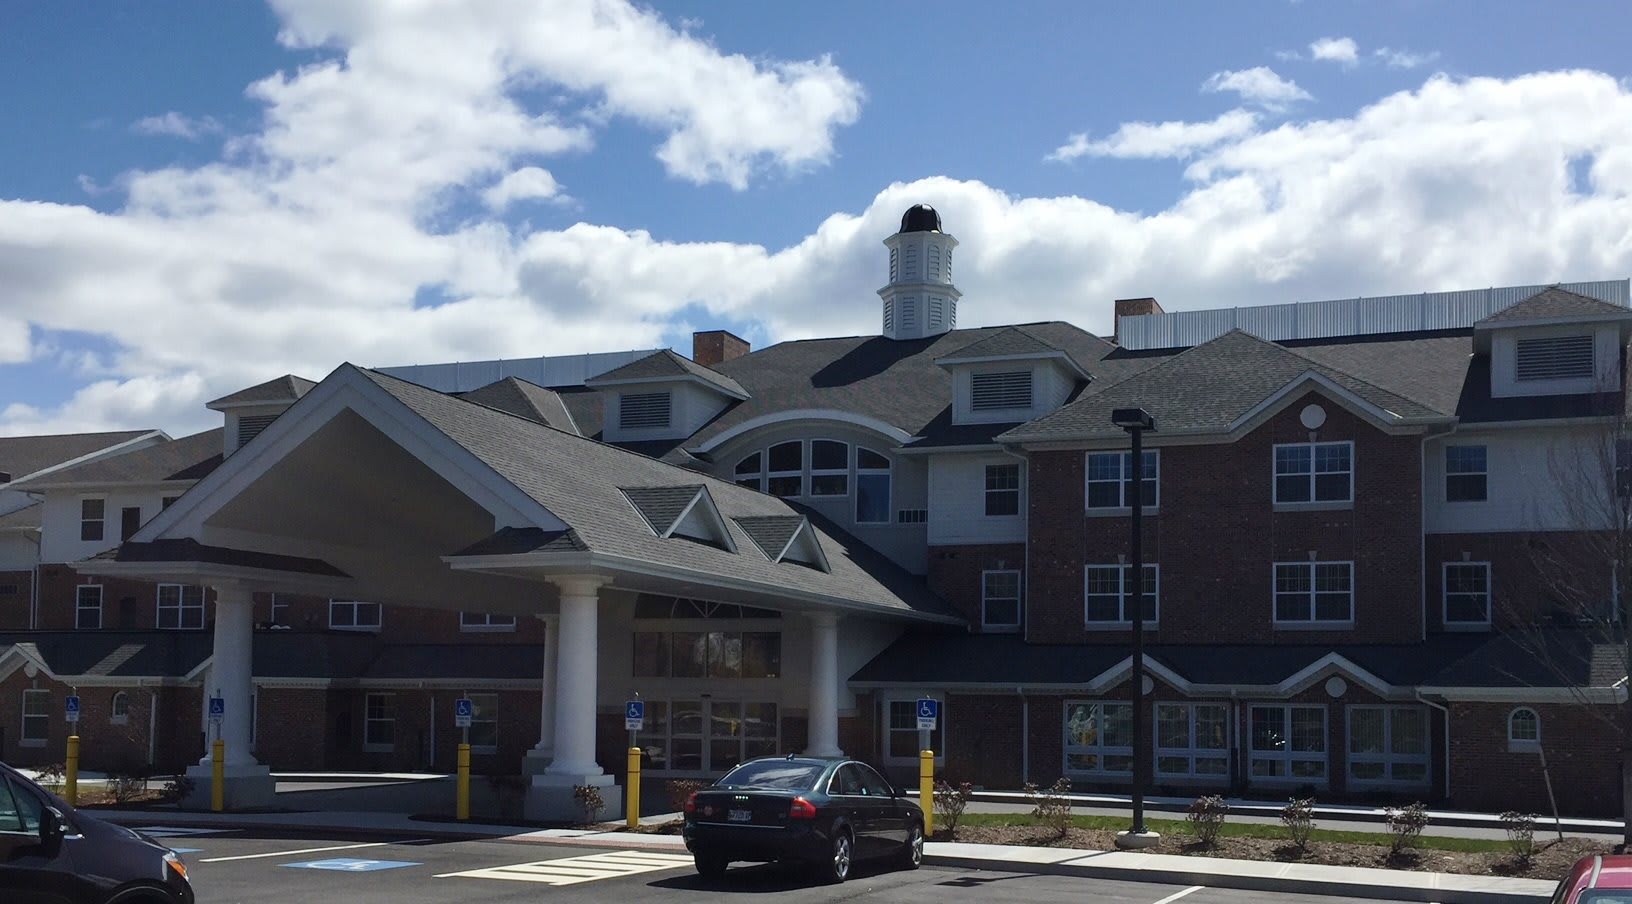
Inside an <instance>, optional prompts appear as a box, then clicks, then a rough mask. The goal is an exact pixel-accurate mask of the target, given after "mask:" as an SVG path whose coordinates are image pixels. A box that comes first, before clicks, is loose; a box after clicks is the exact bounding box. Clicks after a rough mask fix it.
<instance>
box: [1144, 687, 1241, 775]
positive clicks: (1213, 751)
mask: <svg viewBox="0 0 1632 904" xmlns="http://www.w3.org/2000/svg"><path fill="white" fill-rule="evenodd" d="M1164 706H1177V707H1180V708H1182V709H1183V710H1184V718H1185V721H1186V723H1187V724H1188V725H1189V737H1190V744H1189V746H1188V747H1163V746H1162V733H1161V731H1160V728H1159V726H1160V724H1161V719H1160V718H1159V717H1160V715H1161V708H1162V707H1164ZM1202 706H1211V707H1217V708H1219V709H1222V710H1223V711H1224V746H1223V747H1222V748H1213V747H1197V746H1196V709H1197V707H1202ZM1150 718H1151V722H1150V731H1151V744H1152V745H1153V746H1154V748H1155V751H1156V752H1155V756H1154V758H1153V760H1152V763H1151V771H1152V774H1153V775H1155V776H1156V777H1158V778H1172V779H1182V780H1184V781H1186V782H1195V783H1196V784H1209V783H1213V784H1220V785H1224V784H1229V781H1230V752H1231V751H1230V747H1231V745H1230V737H1229V736H1230V727H1231V726H1230V705H1229V704H1228V703H1225V702H1222V701H1212V700H1194V701H1191V700H1186V701H1182V702H1181V701H1158V702H1157V703H1156V704H1155V705H1154V706H1152V708H1151V715H1150ZM1162 757H1185V758H1187V759H1188V760H1189V762H1190V771H1189V772H1164V771H1162V768H1161V762H1162ZM1198 758H1199V759H1204V760H1219V759H1221V760H1223V761H1224V771H1223V772H1220V773H1217V774H1214V773H1198V772H1196V760H1197V759H1198Z"/></svg>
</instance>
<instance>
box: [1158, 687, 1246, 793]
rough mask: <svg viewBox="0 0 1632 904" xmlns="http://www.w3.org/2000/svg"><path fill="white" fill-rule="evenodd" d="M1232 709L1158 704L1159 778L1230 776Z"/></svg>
mask: <svg viewBox="0 0 1632 904" xmlns="http://www.w3.org/2000/svg"><path fill="white" fill-rule="evenodd" d="M1229 750H1230V708H1229V707H1228V706H1225V705H1224V704H1222V703H1158V704H1156V775H1157V776H1160V777H1164V778H1166V777H1174V778H1178V777H1185V778H1199V779H1218V780H1220V781H1224V780H1226V779H1228V778H1229V773H1230V754H1229Z"/></svg>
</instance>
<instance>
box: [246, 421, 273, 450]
mask: <svg viewBox="0 0 1632 904" xmlns="http://www.w3.org/2000/svg"><path fill="white" fill-rule="evenodd" d="M277 419H278V416H277V415H275V414H251V415H239V416H238V448H240V449H242V448H243V447H244V445H245V444H247V443H248V442H249V441H250V440H252V439H254V438H255V437H257V436H260V435H261V431H262V430H265V429H266V428H267V427H269V426H271V424H272V422H273V421H275V420H277Z"/></svg>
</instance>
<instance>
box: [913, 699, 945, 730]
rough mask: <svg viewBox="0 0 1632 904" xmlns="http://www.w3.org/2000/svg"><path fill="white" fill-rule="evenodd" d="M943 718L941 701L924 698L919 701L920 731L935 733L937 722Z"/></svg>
mask: <svg viewBox="0 0 1632 904" xmlns="http://www.w3.org/2000/svg"><path fill="white" fill-rule="evenodd" d="M940 717H941V701H939V700H932V699H930V698H929V697H922V698H919V700H918V730H919V731H934V730H935V722H936V721H937V720H938V719H940Z"/></svg>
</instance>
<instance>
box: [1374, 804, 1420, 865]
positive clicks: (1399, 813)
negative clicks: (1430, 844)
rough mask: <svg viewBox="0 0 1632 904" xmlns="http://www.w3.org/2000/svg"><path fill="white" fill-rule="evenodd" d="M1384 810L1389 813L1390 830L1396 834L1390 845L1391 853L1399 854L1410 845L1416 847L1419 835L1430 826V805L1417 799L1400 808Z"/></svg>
mask: <svg viewBox="0 0 1632 904" xmlns="http://www.w3.org/2000/svg"><path fill="white" fill-rule="evenodd" d="M1384 812H1386V813H1387V814H1388V831H1389V833H1390V834H1392V835H1393V836H1394V841H1393V842H1392V843H1390V844H1389V846H1388V850H1389V853H1392V854H1398V853H1399V852H1401V851H1403V850H1405V849H1406V848H1408V847H1415V846H1416V843H1417V836H1419V835H1421V834H1422V830H1423V829H1425V828H1427V827H1428V805H1427V804H1424V803H1423V802H1422V801H1417V802H1416V803H1414V804H1412V805H1410V806H1408V807H1400V808H1399V809H1395V808H1393V807H1389V808H1388V809H1387V810H1386V811H1384Z"/></svg>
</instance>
